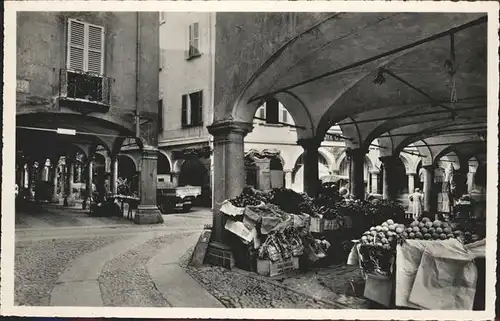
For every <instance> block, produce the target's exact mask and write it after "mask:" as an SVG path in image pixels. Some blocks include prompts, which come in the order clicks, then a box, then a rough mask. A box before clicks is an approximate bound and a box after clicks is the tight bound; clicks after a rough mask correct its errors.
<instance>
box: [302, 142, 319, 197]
mask: <svg viewBox="0 0 500 321" xmlns="http://www.w3.org/2000/svg"><path fill="white" fill-rule="evenodd" d="M298 144H299V145H301V146H302V148H303V149H304V153H303V154H302V160H303V161H302V162H303V167H304V179H303V180H304V192H305V193H306V194H308V195H309V196H312V197H314V196H316V194H317V193H318V187H319V169H318V166H319V165H318V158H319V156H318V148H319V146H320V145H321V140H319V139H317V138H307V139H301V140H299V141H298Z"/></svg>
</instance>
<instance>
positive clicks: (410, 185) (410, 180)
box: [406, 173, 417, 194]
mask: <svg viewBox="0 0 500 321" xmlns="http://www.w3.org/2000/svg"><path fill="white" fill-rule="evenodd" d="M406 175H408V194H412V193H413V192H414V191H415V176H417V173H408V174H406Z"/></svg>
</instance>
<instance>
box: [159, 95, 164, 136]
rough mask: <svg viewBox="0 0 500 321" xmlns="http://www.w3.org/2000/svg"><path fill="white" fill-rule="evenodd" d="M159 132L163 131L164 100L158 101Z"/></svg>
mask: <svg viewBox="0 0 500 321" xmlns="http://www.w3.org/2000/svg"><path fill="white" fill-rule="evenodd" d="M158 131H159V132H161V131H163V99H160V100H159V101H158Z"/></svg>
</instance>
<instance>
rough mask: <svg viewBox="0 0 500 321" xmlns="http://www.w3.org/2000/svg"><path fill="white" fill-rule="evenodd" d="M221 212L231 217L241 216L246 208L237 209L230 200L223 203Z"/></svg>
mask: <svg viewBox="0 0 500 321" xmlns="http://www.w3.org/2000/svg"><path fill="white" fill-rule="evenodd" d="M220 211H221V212H222V213H224V214H226V215H229V216H240V215H243V213H244V212H245V207H236V206H234V205H233V203H231V201H229V200H225V201H224V202H222V205H221V207H220Z"/></svg>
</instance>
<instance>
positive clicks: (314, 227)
mask: <svg viewBox="0 0 500 321" xmlns="http://www.w3.org/2000/svg"><path fill="white" fill-rule="evenodd" d="M309 231H310V232H312V233H323V232H324V231H325V221H324V220H323V218H320V217H311V225H310V226H309Z"/></svg>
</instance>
